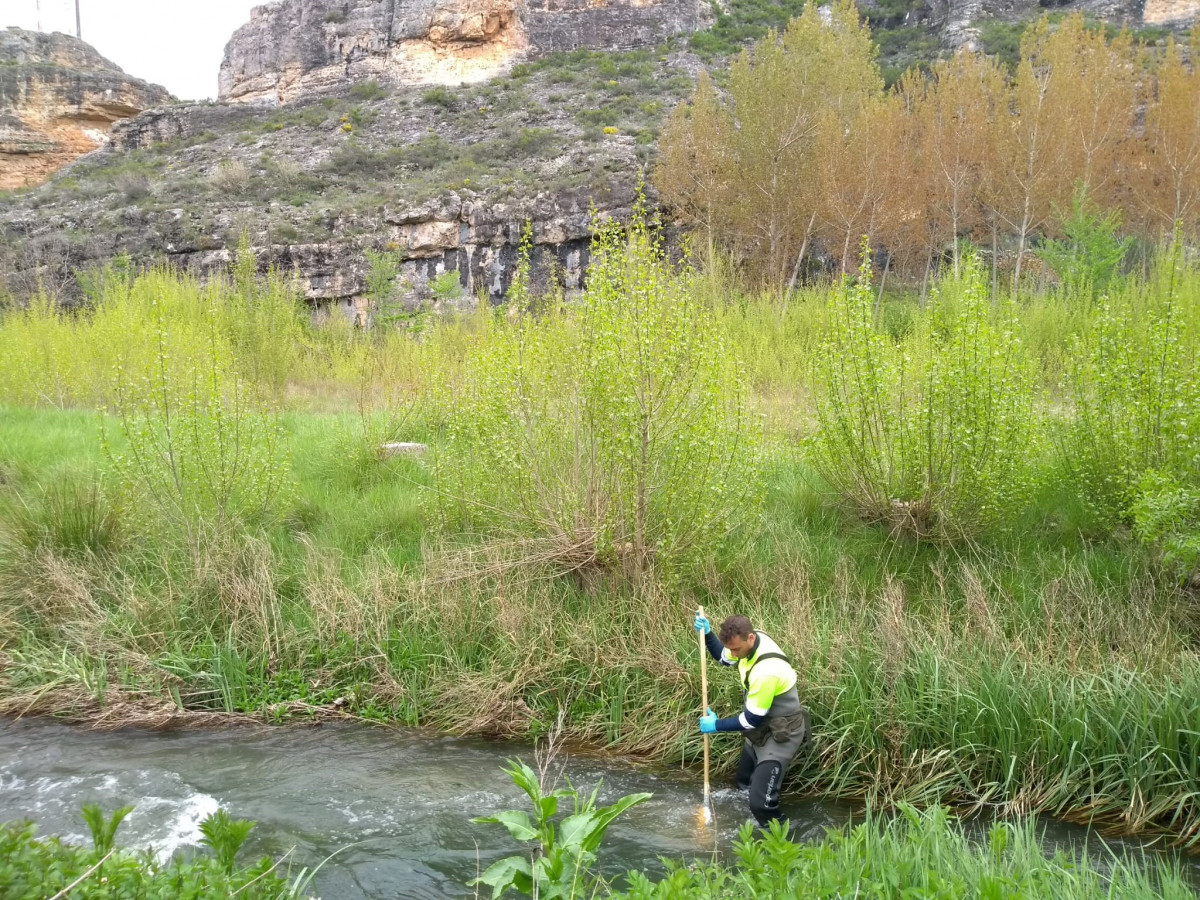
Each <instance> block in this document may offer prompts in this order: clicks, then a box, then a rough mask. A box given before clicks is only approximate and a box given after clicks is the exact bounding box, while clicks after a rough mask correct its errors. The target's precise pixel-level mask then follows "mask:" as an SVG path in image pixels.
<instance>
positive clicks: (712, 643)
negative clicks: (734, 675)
mask: <svg viewBox="0 0 1200 900" xmlns="http://www.w3.org/2000/svg"><path fill="white" fill-rule="evenodd" d="M704 646H706V647H707V648H708V653H709V655H710V656H711V657H712V658H713V659H715V660H716V661H717V662H719V663H720V664H721V665H723V666H732V665H734V664H735V663H736V662H737V660H736V659H734V658H733V657H732V656H730V655H729V654H728V653H726V652H725V645H724V644H722V643H721V640H720V638H718V637H717V636H716V635H715V634H713V633H712V632H711V631H710V632H708V633H707V634H706V635H704Z"/></svg>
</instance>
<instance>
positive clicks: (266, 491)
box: [105, 258, 288, 546]
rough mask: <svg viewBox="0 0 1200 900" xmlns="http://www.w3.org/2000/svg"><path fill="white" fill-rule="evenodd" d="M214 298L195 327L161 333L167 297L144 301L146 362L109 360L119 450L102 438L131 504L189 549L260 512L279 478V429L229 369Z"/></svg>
mask: <svg viewBox="0 0 1200 900" xmlns="http://www.w3.org/2000/svg"><path fill="white" fill-rule="evenodd" d="M252 265H253V263H252V261H249V262H247V261H246V259H244V258H243V259H242V261H240V263H239V267H238V270H237V271H236V272H235V281H236V282H237V283H238V285H239V287H240V288H241V289H242V292H243V294H242V296H245V292H249V291H252V285H253V283H254V278H253V270H252V268H251V266H252ZM223 296H227V294H226V293H225V292H223V291H222V289H221V287H220V285H219V284H214V285H212V286H210V288H209V301H210V302H208V303H205V304H203V305H202V307H201V309H200V310H199V311H198V313H199V321H198V322H197V323H196V324H197V325H198V328H197V330H195V331H182V330H173V329H172V328H170V326H169V323H168V318H169V312H170V311H169V309H168V303H167V301H165V300H164V299H163V298H162V297H160V296H159V295H158V294H155V293H151V295H150V296H149V297H148V298H146V306H145V312H146V314H147V318H146V320H145V321H144V322H143V323H142V328H144V329H146V330H148V331H149V333H150V335H151V336H152V340H153V342H154V343H153V345H152V350H151V354H150V358H149V359H138V358H132V357H130V356H126V357H125V358H123V359H121V360H120V361H119V362H118V366H117V372H116V377H115V386H114V389H113V394H114V396H113V404H112V412H113V414H114V415H115V416H116V418H117V421H118V425H119V428H120V431H121V434H122V436H123V438H124V445H123V446H122V447H121V448H117V447H116V445H114V444H113V443H112V441H111V438H110V437H108V436H106V437H105V448H106V453H107V455H108V459H109V463H110V465H111V467H112V470H113V472H114V474H115V475H116V477H117V479H118V481H119V482H120V484H121V485H122V487H123V488H124V490H125V491H126V492H127V495H128V497H129V498H130V499H131V501H132V502H133V503H135V504H137V505H139V506H140V507H141V508H143V509H146V510H153V511H154V514H155V518H156V519H157V520H158V521H159V522H166V523H168V524H171V525H174V526H177V527H179V528H181V529H182V530H183V531H184V532H185V533H186V535H187V536H188V539H189V543H190V544H191V545H192V546H195V545H196V542H197V540H198V539H199V535H200V534H201V533H202V532H205V531H207V530H208V529H210V528H211V529H213V530H214V531H215V533H224V532H226V531H228V530H229V529H231V528H233V529H237V528H240V527H242V526H244V525H245V524H247V523H248V522H250V521H252V520H254V519H256V518H258V517H260V516H263V515H264V514H267V513H268V512H269V511H270V509H271V507H272V504H273V503H274V501H275V500H276V499H277V497H278V496H279V495H280V494H281V493H282V492H284V491H285V489H286V487H287V482H288V476H287V471H286V466H285V464H284V461H283V459H282V457H281V453H280V451H281V444H282V439H283V432H282V429H281V427H280V424H279V422H278V418H277V415H276V414H275V413H274V412H273V411H272V410H271V409H270V407H269V405H267V406H263V405H262V404H260V403H259V402H258V401H257V398H256V397H255V396H254V394H255V386H254V384H253V382H251V381H249V380H248V379H247V378H246V377H245V376H243V375H242V374H240V373H239V372H238V371H237V366H236V364H235V362H234V357H233V353H232V350H231V347H230V343H229V341H228V338H227V334H226V332H225V330H224V329H223V328H222V324H223V323H222V321H221V312H222V305H221V303H220V302H219V301H220V299H221V298H222V297H223ZM256 333H259V332H258V329H257V328H250V329H248V330H247V333H243V334H241V335H237V334H235V339H236V338H238V337H241V338H243V339H244V343H246V344H247V345H250V346H253V337H254V335H255V334H256ZM267 336H268V337H269V334H268V335H267Z"/></svg>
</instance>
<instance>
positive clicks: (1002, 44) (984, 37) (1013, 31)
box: [979, 19, 1028, 72]
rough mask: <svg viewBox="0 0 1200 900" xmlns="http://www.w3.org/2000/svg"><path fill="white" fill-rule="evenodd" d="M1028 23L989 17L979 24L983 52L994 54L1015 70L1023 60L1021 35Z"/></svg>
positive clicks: (1011, 70) (1010, 68)
mask: <svg viewBox="0 0 1200 900" xmlns="http://www.w3.org/2000/svg"><path fill="white" fill-rule="evenodd" d="M1027 24H1028V23H1025V22H1020V23H1012V22H1004V21H1001V20H1000V19H989V20H987V21H986V22H983V23H982V24H980V26H979V44H980V46H981V47H982V48H983V52H984V53H986V54H988V55H989V56H994V57H996V58H997V59H998V60H1000V62H1002V63H1004V65H1005V67H1007V68H1008V70H1009V71H1010V72H1015V71H1016V69H1017V64H1018V63H1019V62H1020V61H1021V37H1022V35H1024V34H1025V28H1026V27H1027Z"/></svg>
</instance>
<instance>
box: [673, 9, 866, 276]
mask: <svg viewBox="0 0 1200 900" xmlns="http://www.w3.org/2000/svg"><path fill="white" fill-rule="evenodd" d="M882 86H883V82H882V78H881V76H880V74H879V66H878V63H877V62H876V48H875V46H874V44H873V43H872V42H871V37H870V32H869V31H868V30H867V27H866V25H865V24H864V23H862V22H861V21H860V20H859V17H858V11H857V10H856V9H855V7H854V4H853V2H852V0H837V2H835V3H834V5H833V7H832V9H831V10H830V13H829V20H828V22H826V21H825V19H824V18H823V17H822V14H821V12H819V11H818V9H817V6H816V4H815V3H811V2H810V3H809V4H808V5H807V6H806V7H805V9H804V12H803V13H802V14H801V15H800V16H799V17H798V18H796V19H793V20H792V22H791V24H790V25H789V26H788V27H787V29H786V30H785V31H784V32H783V33H782V34H779V33H776V32H770V33H769V34H768V35H767V36H766V37H765V38H764V39H763V40H761V41H759V42H758V43H757V44H755V45H754V47H753V48H752V49H751V50H748V51H745V52H743V53H742V54H741V55H740V56H739V57H738V58H737V59H736V60H734V62H733V65H732V66H731V68H730V76H729V92H728V96H729V99H728V102H727V104H725V106H724V109H725V111H726V112H727V115H728V118H727V119H722V118H720V117H719V116H718V115H717V108H716V106H715V102H716V101H715V95H714V93H713V92H712V91H711V86H710V85H707V84H703V83H702V84H701V85H698V87H697V94H696V97H695V98H694V100H693V103H692V104H691V107H690V112H689V113H688V114H682V113H681V114H679V115H677V117H675V118H674V119H673V120H672V123H671V126H670V127H669V128H668V129H667V130H666V131H665V132H664V135H663V139H662V142H661V151H662V154H661V157H660V162H659V169H658V170H657V171H656V173H655V178H654V182H655V185H656V186H658V187H659V188H660V190H663V197H664V200H665V201H666V202H667V204H668V205H669V206H671V207H672V208H676V209H678V208H682V209H684V210H689V209H690V210H691V212H690V215H691V216H692V217H693V218H694V217H696V216H697V214H698V213H699V214H703V215H706V216H707V215H708V214H709V213H710V212H711V213H712V217H713V219H714V221H715V220H717V209H718V207H717V204H716V203H711V202H708V201H706V200H705V199H704V198H703V194H702V193H700V189H699V188H698V187H696V186H695V180H696V179H695V178H694V177H692V176H691V175H689V173H688V172H687V171H681V170H680V169H681V167H686V166H691V165H693V164H695V163H696V162H697V161H698V160H700V159H711V160H713V161H715V162H716V163H717V164H718V165H717V169H716V171H718V172H723V173H724V175H723V177H719V178H714V179H712V182H713V183H716V184H721V185H724V187H725V189H724V190H723V191H721V192H719V193H718V195H717V198H718V201H719V203H720V206H719V211H720V218H721V221H722V222H723V238H724V242H725V243H726V244H727V245H728V246H730V247H731V249H733V250H734V251H735V252H738V253H739V254H740V255H741V256H742V257H743V258H745V259H747V261H749V262H750V263H752V264H755V265H757V267H758V269H759V271H760V272H761V275H762V278H763V280H766V281H769V282H772V283H776V284H779V283H782V282H783V281H784V280H785V279H786V278H787V276H788V273H789V272H794V271H795V270H796V268H797V267H798V263H799V259H798V257H800V256H802V255H803V253H804V252H806V250H807V247H808V237H809V235H810V233H811V230H812V228H813V225H814V222H815V213H816V208H817V201H818V195H817V192H816V190H815V185H814V184H813V181H812V179H811V178H809V177H807V175H808V172H809V170H810V167H811V165H812V161H813V152H814V145H815V140H816V136H817V129H818V123H819V121H820V119H821V116H822V115H827V114H828V115H834V116H837V117H840V118H841V119H842V120H843V121H847V122H848V121H849V119H850V118H852V117H853V115H854V113H855V111H856V110H857V108H858V106H859V101H860V98H862V97H866V96H875V95H878V94H879V93H880V92H881V91H882ZM700 148H708V149H707V150H706V151H705V152H706V153H708V154H710V155H708V156H705V155H704V154H702V153H701V150H700Z"/></svg>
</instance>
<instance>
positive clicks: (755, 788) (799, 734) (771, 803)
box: [737, 652, 809, 825]
mask: <svg viewBox="0 0 1200 900" xmlns="http://www.w3.org/2000/svg"><path fill="white" fill-rule="evenodd" d="M766 659H782V660H783V661H784V662H786V663H788V665H789V666H790V665H791V662H790V661H789V660H788V658H787V657H786V656H784V655H783V654H782V653H775V652H768V653H764V654H763V655H762V656H760V657H758V658H757V659H755V660H754V662H753V663H752V664H751V665H750V666H749V667H748V668H747V669H746V671H745V672H743V673H742V687H743V688H744V689H745V691H746V693H747V695H749V693H750V673H751V672H752V671H753V670H754V667H755V666H757V665H758V664H759V663H760V662H762V661H763V660H766ZM808 737H809V723H808V713H807V712H805V710H804V707H802V706H801V705H800V695H799V693H798V692H797V691H796V686H795V685H792V686H791V687H790V688H788V690H786V691H784V692H783V693H782V694H779V695H778V696H776V697H775V699H774V700H772V701H771V708H770V709H769V710H768V711H767V720H766V721H765V722H763V724H761V725H759V726H758V727H757V728H754V729H752V730H750V731H747V732H745V741H744V742H743V744H742V758H741V761H740V762H739V763H738V772H737V782H738V787H743V788H749V789H750V811H751V812H752V813H753V814H754V818H755V820H757V822H758V824H759V825H766V824H767V823H768V822H769V821H771V820H772V819H777V818H779V791H780V788H781V787H782V786H783V776H784V774H786V772H787V769H788V765H789V764H790V763H791V762H792V760H793V759H794V758H795V757H796V754H797V753H799V752H800V750H801V749H802V748H803V747H804V745H805V744H806V743H808Z"/></svg>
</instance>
